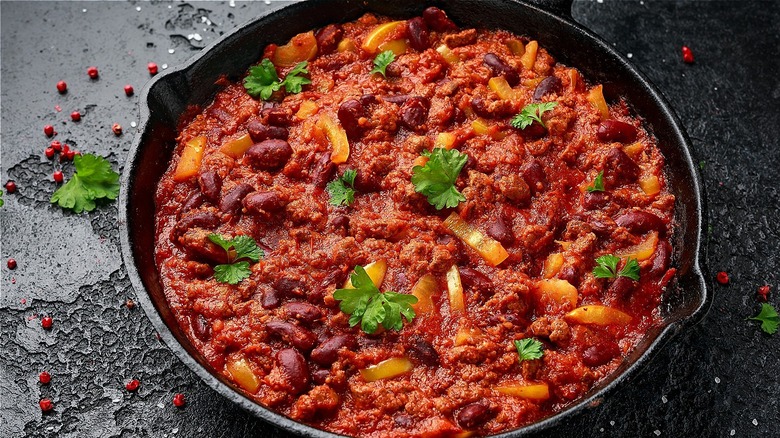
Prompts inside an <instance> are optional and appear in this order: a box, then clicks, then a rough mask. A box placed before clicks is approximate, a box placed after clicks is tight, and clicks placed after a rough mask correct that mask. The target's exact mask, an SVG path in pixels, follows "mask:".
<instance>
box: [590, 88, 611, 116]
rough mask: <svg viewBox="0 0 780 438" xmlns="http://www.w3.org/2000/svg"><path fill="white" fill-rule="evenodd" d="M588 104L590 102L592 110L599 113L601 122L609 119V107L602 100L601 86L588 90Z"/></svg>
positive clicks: (602, 90)
mask: <svg viewBox="0 0 780 438" xmlns="http://www.w3.org/2000/svg"><path fill="white" fill-rule="evenodd" d="M588 102H590V104H591V105H593V108H596V110H597V111H598V112H599V115H601V120H606V119H608V118H609V106H608V105H607V101H606V100H605V99H604V86H603V85H597V86H595V87H593V88H591V89H590V91H589V92H588Z"/></svg>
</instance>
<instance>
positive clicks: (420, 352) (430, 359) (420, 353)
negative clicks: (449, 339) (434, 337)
mask: <svg viewBox="0 0 780 438" xmlns="http://www.w3.org/2000/svg"><path fill="white" fill-rule="evenodd" d="M406 347H407V349H408V351H409V354H410V355H411V356H412V358H414V359H416V360H418V361H420V362H422V363H424V364H426V365H431V366H435V365H438V364H439V353H437V352H436V349H435V348H433V345H431V343H430V342H428V341H426V340H425V339H423V338H420V337H414V338H413V339H411V340H410V341H409V342H408V343H407V346H406Z"/></svg>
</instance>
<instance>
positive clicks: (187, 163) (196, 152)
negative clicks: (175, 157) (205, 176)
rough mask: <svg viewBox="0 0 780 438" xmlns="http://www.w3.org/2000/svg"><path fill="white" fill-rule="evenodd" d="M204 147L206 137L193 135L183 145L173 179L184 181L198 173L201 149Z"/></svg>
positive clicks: (201, 155) (201, 154)
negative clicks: (193, 136)
mask: <svg viewBox="0 0 780 438" xmlns="http://www.w3.org/2000/svg"><path fill="white" fill-rule="evenodd" d="M205 149H206V137H203V136H200V137H195V138H193V139H192V140H190V141H188V142H187V143H186V144H185V145H184V150H183V151H182V152H181V159H180V160H179V163H178V164H177V165H176V171H174V173H173V180H174V181H178V182H181V181H186V180H188V179H190V178H192V177H193V176H195V175H197V174H198V171H199V170H200V162H201V160H202V159H203V151H204V150H205Z"/></svg>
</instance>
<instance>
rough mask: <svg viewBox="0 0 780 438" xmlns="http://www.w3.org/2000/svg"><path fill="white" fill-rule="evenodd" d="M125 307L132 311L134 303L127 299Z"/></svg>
mask: <svg viewBox="0 0 780 438" xmlns="http://www.w3.org/2000/svg"><path fill="white" fill-rule="evenodd" d="M125 306H127V308H128V309H132V308H134V307H135V301H133V300H131V299H130V298H128V299H127V301H125Z"/></svg>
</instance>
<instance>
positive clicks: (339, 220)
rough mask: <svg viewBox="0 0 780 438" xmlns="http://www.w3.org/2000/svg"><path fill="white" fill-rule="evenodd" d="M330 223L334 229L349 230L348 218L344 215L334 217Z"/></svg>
mask: <svg viewBox="0 0 780 438" xmlns="http://www.w3.org/2000/svg"><path fill="white" fill-rule="evenodd" d="M330 223H331V224H332V225H333V227H334V228H343V229H345V230H346V229H348V228H349V216H347V215H345V214H339V215H336V216H334V217H333V220H331V221H330Z"/></svg>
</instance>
